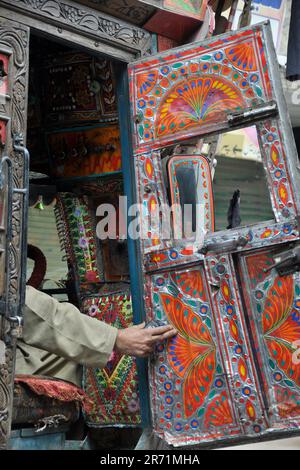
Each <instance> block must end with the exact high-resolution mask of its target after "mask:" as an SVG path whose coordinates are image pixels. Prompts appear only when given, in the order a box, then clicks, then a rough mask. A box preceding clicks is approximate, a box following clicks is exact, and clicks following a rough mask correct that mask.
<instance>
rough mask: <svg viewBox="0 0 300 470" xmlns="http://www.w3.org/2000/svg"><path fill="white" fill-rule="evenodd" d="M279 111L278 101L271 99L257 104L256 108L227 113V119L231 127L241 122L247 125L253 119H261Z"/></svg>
mask: <svg viewBox="0 0 300 470" xmlns="http://www.w3.org/2000/svg"><path fill="white" fill-rule="evenodd" d="M277 113H278V108H277V103H276V102H275V101H269V102H268V103H265V104H262V105H259V106H255V108H248V109H246V110H244V111H237V112H236V113H230V114H228V115H227V121H228V124H229V126H230V127H235V126H237V125H240V124H242V125H245V124H247V123H250V122H253V121H260V120H262V119H266V118H269V117H271V116H274V115H276V114H277Z"/></svg>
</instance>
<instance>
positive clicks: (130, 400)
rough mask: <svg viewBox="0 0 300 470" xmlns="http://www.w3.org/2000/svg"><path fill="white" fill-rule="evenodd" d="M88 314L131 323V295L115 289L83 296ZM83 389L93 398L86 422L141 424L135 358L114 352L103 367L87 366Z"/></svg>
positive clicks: (123, 324) (121, 325)
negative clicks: (117, 291) (112, 292)
mask: <svg viewBox="0 0 300 470" xmlns="http://www.w3.org/2000/svg"><path fill="white" fill-rule="evenodd" d="M82 306H83V311H84V313H85V314H87V315H89V316H91V317H93V318H97V319H98V320H101V321H104V322H106V323H108V324H110V325H113V326H115V327H117V328H127V327H129V326H131V325H132V306H131V297H130V295H129V294H128V293H116V294H110V295H104V296H98V297H89V298H86V299H84V300H83V304H82ZM84 390H85V392H86V393H87V395H88V396H89V398H90V399H91V401H92V402H93V407H92V410H91V411H90V412H89V413H88V414H86V417H85V418H86V422H87V424H88V425H90V426H93V427H97V426H99V427H103V426H105V425H106V426H124V425H134V426H136V425H138V424H139V423H140V422H141V416H140V400H139V393H138V386H137V371H136V365H135V360H134V359H133V358H132V357H131V356H123V355H120V354H118V353H112V355H111V357H110V359H109V361H108V363H107V365H106V367H105V368H104V369H92V368H85V369H84Z"/></svg>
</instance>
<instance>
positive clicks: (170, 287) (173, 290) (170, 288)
mask: <svg viewBox="0 0 300 470" xmlns="http://www.w3.org/2000/svg"><path fill="white" fill-rule="evenodd" d="M168 290H169V292H170V294H172V295H174V296H175V297H177V296H178V293H179V291H178V289H176V288H175V287H173V286H169V287H168Z"/></svg>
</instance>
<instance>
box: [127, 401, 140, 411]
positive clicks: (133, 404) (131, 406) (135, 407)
mask: <svg viewBox="0 0 300 470" xmlns="http://www.w3.org/2000/svg"><path fill="white" fill-rule="evenodd" d="M139 409H140V405H139V402H138V401H137V400H130V401H129V402H128V410H129V411H130V413H136V412H137V411H139Z"/></svg>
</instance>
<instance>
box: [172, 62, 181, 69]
mask: <svg viewBox="0 0 300 470" xmlns="http://www.w3.org/2000/svg"><path fill="white" fill-rule="evenodd" d="M182 66H183V63H182V62H176V64H173V65H172V67H173V69H179V67H182Z"/></svg>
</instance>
